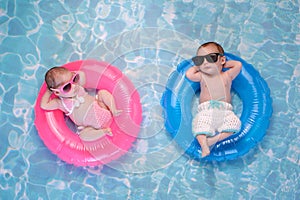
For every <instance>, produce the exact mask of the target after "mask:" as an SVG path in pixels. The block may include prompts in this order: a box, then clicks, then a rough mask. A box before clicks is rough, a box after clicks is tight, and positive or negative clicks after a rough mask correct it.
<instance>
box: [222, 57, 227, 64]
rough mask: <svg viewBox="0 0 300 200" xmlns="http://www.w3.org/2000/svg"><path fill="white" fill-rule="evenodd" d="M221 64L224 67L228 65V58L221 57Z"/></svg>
mask: <svg viewBox="0 0 300 200" xmlns="http://www.w3.org/2000/svg"><path fill="white" fill-rule="evenodd" d="M221 63H222V65H224V64H225V63H226V56H222V57H221Z"/></svg>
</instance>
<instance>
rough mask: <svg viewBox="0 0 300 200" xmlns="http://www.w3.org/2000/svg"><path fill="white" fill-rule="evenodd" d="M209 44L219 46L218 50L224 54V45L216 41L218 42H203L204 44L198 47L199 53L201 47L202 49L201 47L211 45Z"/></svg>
mask: <svg viewBox="0 0 300 200" xmlns="http://www.w3.org/2000/svg"><path fill="white" fill-rule="evenodd" d="M209 45H215V46H216V47H217V49H218V51H219V52H218V53H222V54H224V49H223V47H222V46H221V45H220V44H218V43H216V42H206V43H204V44H202V45H201V46H200V47H199V48H198V49H197V53H198V51H199V49H201V47H206V46H209Z"/></svg>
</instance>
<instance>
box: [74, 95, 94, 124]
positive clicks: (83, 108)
mask: <svg viewBox="0 0 300 200" xmlns="http://www.w3.org/2000/svg"><path fill="white" fill-rule="evenodd" d="M94 101H95V98H94V97H91V96H86V97H85V99H84V102H83V103H82V104H80V106H79V107H77V108H75V109H74V111H73V113H72V115H71V116H70V117H71V118H72V119H73V121H74V123H75V124H82V123H83V121H84V116H85V114H86V112H87V111H88V109H89V108H90V106H91V104H92V103H93V102H94Z"/></svg>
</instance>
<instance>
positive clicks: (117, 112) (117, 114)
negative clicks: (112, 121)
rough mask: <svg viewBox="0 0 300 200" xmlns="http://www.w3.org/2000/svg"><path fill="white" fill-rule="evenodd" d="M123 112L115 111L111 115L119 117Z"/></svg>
mask: <svg viewBox="0 0 300 200" xmlns="http://www.w3.org/2000/svg"><path fill="white" fill-rule="evenodd" d="M122 112H123V110H114V111H112V112H111V113H112V115H113V116H119V115H120V114H121V113H122Z"/></svg>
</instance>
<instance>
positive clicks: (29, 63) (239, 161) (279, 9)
mask: <svg viewBox="0 0 300 200" xmlns="http://www.w3.org/2000/svg"><path fill="white" fill-rule="evenodd" d="M299 22H300V14H299V2H298V1H284V0H282V1H262V0H253V1H246V0H235V1H233V0H227V1H217V0H213V1H202V0H197V1H192V0H182V1H180V0H175V1H162V0H150V1H147V0H137V1H96V0H77V1H70V0H39V1H34V0H30V1H29V0H26V1H20V0H2V1H1V2H0V111H1V114H0V130H1V131H0V199H3V200H4V199H24V200H25V199H30V200H31V199H51V200H52V199H80V200H81V199H143V200H144V199H163V200H165V199H180V200H181V199H201V200H205V199H239V200H241V199H253V200H258V199H259V200H264V199H278V200H282V199H284V200H285V199H287V200H291V199H295V200H298V199H299V196H300V192H299V188H300V180H299V179H300V178H299V172H300V167H299V166H300V156H299V155H300V145H299V144H300V131H299V127H300V121H299V107H300V101H299V98H298V97H299V76H300V64H299V63H300V59H299V55H300V34H299V33H300V32H299V26H300V23H299ZM207 41H216V42H218V43H220V44H221V45H222V46H223V47H224V49H225V51H226V52H229V53H232V54H234V55H237V56H239V57H241V58H242V59H244V60H246V61H247V62H248V63H251V64H252V65H253V66H254V68H255V69H256V70H257V71H258V72H259V73H260V75H261V76H262V77H263V78H264V80H265V81H266V82H267V84H268V86H269V88H270V92H271V98H272V100H273V103H272V107H273V115H272V117H271V119H270V124H269V128H268V129H267V131H266V134H265V136H264V138H263V139H262V140H261V141H260V142H259V143H258V144H257V145H256V146H255V147H254V148H252V149H251V150H250V151H249V152H248V153H246V154H245V155H244V156H241V157H238V158H236V159H234V160H230V161H224V162H215V161H214V162H207V161H196V160H194V159H193V158H191V157H189V156H188V155H186V154H185V153H184V151H183V150H182V149H181V148H180V147H179V146H178V145H177V144H176V142H174V140H172V138H171V137H170V134H169V133H168V132H167V130H166V128H165V126H164V121H165V119H164V115H163V108H162V107H161V98H162V94H163V92H164V90H165V86H166V83H167V81H168V79H169V76H170V74H171V73H172V72H173V71H174V70H175V69H176V67H177V65H178V64H179V63H181V62H182V61H184V60H188V59H191V58H192V57H193V56H194V55H195V53H196V50H197V48H198V46H199V45H200V44H202V43H204V42H207ZM87 59H94V60H99V61H106V62H108V63H110V64H112V65H113V66H116V67H117V68H118V69H119V70H121V71H122V72H123V74H124V75H126V76H127V77H128V78H129V79H130V80H131V81H132V83H133V85H134V86H135V87H136V88H137V91H138V93H139V95H140V101H141V105H142V109H143V112H142V117H143V120H142V123H141V129H140V132H139V135H138V138H137V140H136V141H135V142H134V143H133V145H132V147H131V149H130V150H129V151H128V153H127V154H125V155H124V156H122V157H121V158H120V159H118V160H116V161H114V162H112V163H108V164H107V165H103V166H95V167H77V166H74V165H72V164H68V163H66V162H64V161H62V160H61V159H60V158H59V157H58V156H57V155H55V154H53V153H52V152H51V151H50V150H49V149H48V148H47V147H46V146H45V144H44V143H43V141H42V140H41V138H40V137H39V134H38V132H37V129H36V127H35V124H34V120H35V114H34V107H35V102H36V98H37V96H38V94H39V90H40V88H41V86H42V84H43V82H44V74H45V73H46V71H47V70H48V69H50V68H51V67H53V66H61V65H64V64H66V63H68V62H71V61H76V60H87ZM196 102H197V98H196V97H195V99H194V100H193V105H191V108H195V107H196V104H197V103H196ZM233 106H234V110H235V111H236V112H237V113H238V115H240V114H241V112H242V105H241V102H240V99H239V97H238V96H237V95H235V94H234V93H233ZM193 112H195V111H193Z"/></svg>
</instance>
